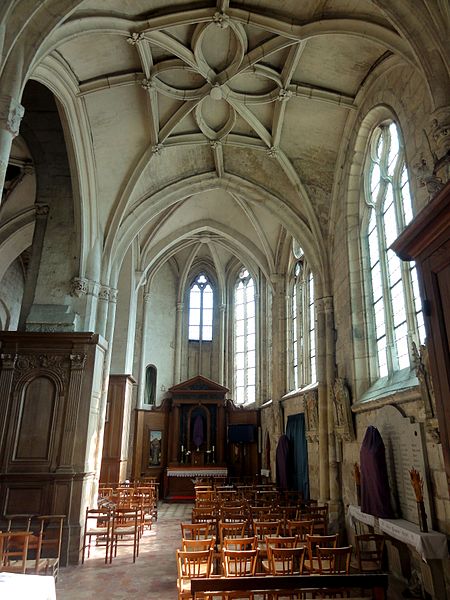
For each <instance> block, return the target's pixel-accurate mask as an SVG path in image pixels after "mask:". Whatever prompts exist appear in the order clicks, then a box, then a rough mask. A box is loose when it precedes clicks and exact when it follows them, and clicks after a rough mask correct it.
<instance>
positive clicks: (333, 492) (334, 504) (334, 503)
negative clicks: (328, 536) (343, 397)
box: [323, 296, 341, 520]
mask: <svg viewBox="0 0 450 600" xmlns="http://www.w3.org/2000/svg"><path fill="white" fill-rule="evenodd" d="M323 305H324V315H325V341H326V350H325V352H326V357H325V364H326V382H327V391H328V393H327V399H328V408H327V410H328V454H329V468H330V473H329V479H330V501H331V502H330V516H331V517H332V519H334V520H336V519H338V516H339V506H340V498H341V494H340V482H339V468H338V462H337V453H336V444H337V443H338V440H337V439H336V436H335V433H334V429H335V420H334V402H333V384H334V379H335V373H336V366H335V350H334V309H333V298H332V297H331V296H327V297H325V298H323Z"/></svg>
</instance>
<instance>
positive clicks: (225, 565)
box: [177, 540, 352, 600]
mask: <svg viewBox="0 0 450 600" xmlns="http://www.w3.org/2000/svg"><path fill="white" fill-rule="evenodd" d="M273 542H274V540H272V542H270V543H269V541H267V550H268V552H267V559H266V560H261V558H260V551H259V549H258V548H254V547H250V548H246V549H230V548H228V547H224V548H223V549H222V551H221V565H222V577H227V578H229V577H252V576H255V575H256V574H257V569H258V564H259V562H260V561H261V564H262V568H263V572H264V573H265V574H266V575H273V576H280V575H281V576H286V575H301V574H303V573H304V570H305V566H306V564H307V560H308V559H307V558H306V559H305V555H306V552H307V548H306V547H305V546H298V545H294V544H293V545H292V546H291V547H288V546H286V545H284V546H279V545H276V544H275V543H273ZM351 551H352V548H351V546H347V547H342V548H326V547H321V546H316V549H315V555H314V560H316V561H317V568H316V570H315V571H310V570H307V572H308V573H318V574H330V575H331V574H340V575H343V574H348V573H349V569H350V556H351ZM214 558H215V555H214V551H213V549H212V548H211V547H210V548H206V549H203V550H191V549H186V548H183V549H182V550H177V570H178V578H177V588H178V598H179V600H183V599H185V598H191V596H190V582H191V579H192V578H193V577H211V576H212V573H213V564H214ZM344 591H345V590H333V591H332V592H331V595H332V597H335V596H336V595H337V594H338V593H339V594H341V593H342V592H344ZM314 592H315V590H314ZM283 595H284V594H283ZM271 596H272V598H278V593H277V592H272V594H271ZM233 597H234V595H233V594H232V593H231V595H230V594H229V593H227V595H226V598H227V600H228V598H233ZM236 597H239V598H242V597H243V596H242V593H239V595H238V596H236ZM249 597H250V598H252V597H253V594H252V593H249ZM294 597H299V596H297V595H295V596H294Z"/></svg>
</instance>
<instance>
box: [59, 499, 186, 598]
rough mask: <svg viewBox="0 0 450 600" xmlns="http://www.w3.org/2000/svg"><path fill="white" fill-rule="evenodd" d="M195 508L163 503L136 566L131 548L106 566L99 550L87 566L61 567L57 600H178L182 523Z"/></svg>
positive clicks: (142, 544) (144, 539)
mask: <svg viewBox="0 0 450 600" xmlns="http://www.w3.org/2000/svg"><path fill="white" fill-rule="evenodd" d="M191 510H192V505H190V504H161V505H160V506H159V508H158V521H157V522H156V523H154V524H153V526H152V529H151V531H147V530H146V531H145V532H144V535H143V537H142V538H141V542H140V551H139V557H138V558H137V559H136V562H135V563H134V564H133V562H132V555H131V552H132V550H131V548H120V547H119V550H118V555H117V558H115V559H113V561H112V563H111V564H110V565H105V562H104V556H105V555H104V548H98V549H97V550H94V552H92V553H91V557H90V558H89V559H86V560H85V562H84V565H80V566H70V567H66V568H62V569H61V570H60V573H59V577H58V581H57V584H56V595H57V598H58V600H128V599H138V598H139V599H145V600H176V598H177V589H176V577H177V568H176V562H175V548H177V547H179V544H180V538H181V531H180V522H181V521H190V519H191Z"/></svg>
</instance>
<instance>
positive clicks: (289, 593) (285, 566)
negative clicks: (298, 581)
mask: <svg viewBox="0 0 450 600" xmlns="http://www.w3.org/2000/svg"><path fill="white" fill-rule="evenodd" d="M267 558H268V570H267V573H268V574H269V575H275V576H277V575H301V574H302V573H303V562H304V558H305V547H304V546H302V547H300V548H299V547H291V548H289V547H287V548H283V547H277V546H271V545H269V546H267ZM283 597H288V598H291V599H292V598H302V597H303V595H302V592H300V591H299V592H294V591H293V590H276V591H273V592H271V593H270V594H269V598H271V599H272V600H279V598H283Z"/></svg>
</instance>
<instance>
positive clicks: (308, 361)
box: [290, 247, 317, 389]
mask: <svg viewBox="0 0 450 600" xmlns="http://www.w3.org/2000/svg"><path fill="white" fill-rule="evenodd" d="M295 255H296V257H297V258H298V257H300V258H298V260H297V261H296V262H295V264H294V267H293V277H292V293H291V319H290V323H291V327H292V329H291V344H292V345H291V365H292V369H291V373H292V377H293V380H292V381H291V385H290V388H291V389H298V388H300V387H302V386H304V385H307V384H309V383H314V382H315V381H316V377H317V376H316V315H315V305H314V277H313V274H312V273H311V271H310V269H309V268H308V266H307V264H306V263H305V260H304V257H303V251H301V250H300V249H299V248H298V247H297V250H296V253H295Z"/></svg>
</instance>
